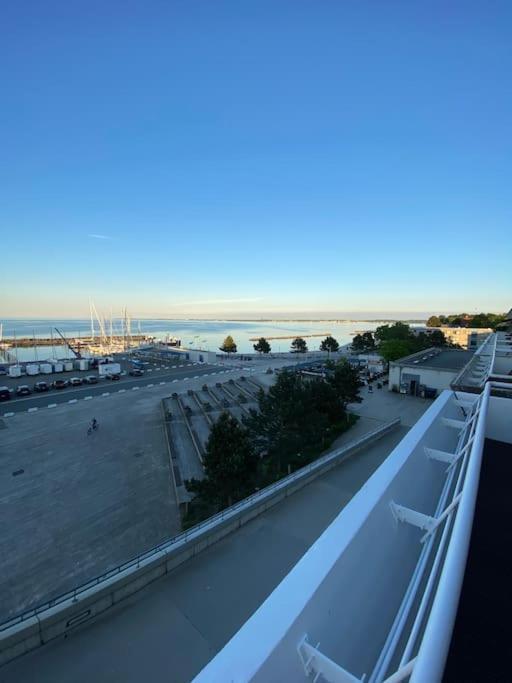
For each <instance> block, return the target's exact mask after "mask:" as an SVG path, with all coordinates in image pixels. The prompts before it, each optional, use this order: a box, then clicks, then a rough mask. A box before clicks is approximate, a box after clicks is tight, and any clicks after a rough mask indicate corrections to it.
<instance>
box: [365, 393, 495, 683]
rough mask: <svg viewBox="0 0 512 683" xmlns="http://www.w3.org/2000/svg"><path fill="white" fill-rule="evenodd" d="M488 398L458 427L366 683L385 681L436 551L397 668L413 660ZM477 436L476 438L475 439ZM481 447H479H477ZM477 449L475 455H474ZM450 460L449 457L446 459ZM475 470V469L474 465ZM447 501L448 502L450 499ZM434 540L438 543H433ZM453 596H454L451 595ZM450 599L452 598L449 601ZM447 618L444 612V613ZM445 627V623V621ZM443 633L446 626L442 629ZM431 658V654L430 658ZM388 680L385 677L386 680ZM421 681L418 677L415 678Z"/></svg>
mask: <svg viewBox="0 0 512 683" xmlns="http://www.w3.org/2000/svg"><path fill="white" fill-rule="evenodd" d="M488 397H489V388H488V387H486V390H485V392H484V393H483V394H481V395H480V396H479V397H478V399H477V400H476V401H475V403H474V404H473V407H472V409H471V412H470V413H469V414H468V416H467V418H466V420H465V423H464V427H463V428H462V429H461V432H460V436H459V442H458V444H457V448H456V450H455V452H454V454H453V458H452V459H451V464H450V465H449V467H448V470H447V472H448V476H447V478H446V481H445V485H444V487H443V490H442V493H441V496H440V498H439V502H438V505H437V508H436V512H435V515H434V517H433V518H431V519H432V522H431V526H430V528H427V531H426V533H425V535H424V536H423V537H422V539H421V541H422V542H423V543H424V545H423V549H422V552H421V555H420V559H419V561H418V563H417V565H416V568H415V570H414V573H413V576H412V578H411V581H410V583H409V586H408V588H407V591H406V594H405V596H404V599H403V601H402V604H401V606H400V610H399V612H398V614H397V617H396V618H395V621H394V623H393V626H392V628H391V631H390V633H389V636H388V639H387V640H386V643H385V645H384V648H383V650H382V652H381V656H380V657H379V660H378V661H377V665H376V667H375V669H374V670H373V673H372V675H371V676H370V677H369V679H368V683H381V682H382V681H384V676H385V674H386V672H387V670H388V667H389V664H390V662H391V660H392V658H393V657H394V656H395V653H396V648H397V645H398V643H399V642H400V640H401V639H402V637H403V635H404V629H405V626H406V623H407V621H408V620H410V618H411V610H412V606H413V604H414V603H415V601H417V600H418V597H419V596H418V591H419V587H420V585H421V583H422V582H423V581H424V578H425V570H426V567H427V566H428V564H429V561H430V560H431V557H432V553H433V551H434V550H435V557H434V561H433V564H432V567H431V570H430V573H429V576H428V579H427V583H426V586H425V589H424V592H423V595H422V597H421V600H420V604H419V607H418V609H417V612H416V616H415V617H414V622H413V625H412V627H411V629H410V632H409V636H408V638H407V641H406V644H405V646H404V648H403V651H402V655H401V658H400V664H399V670H405V667H407V665H408V664H410V662H411V659H412V654H413V652H414V651H415V650H416V649H417V641H418V636H419V634H420V632H421V630H422V629H423V628H424V626H425V616H426V614H427V610H428V605H429V604H430V602H431V599H432V594H433V591H434V590H435V588H436V585H437V581H438V579H439V570H440V568H441V564H442V558H443V556H444V553H445V548H446V545H447V543H450V544H451V543H452V536H453V534H452V533H451V529H452V521H453V519H454V517H455V516H456V513H457V508H458V507H459V506H460V504H461V502H462V498H463V490H465V487H467V486H469V487H470V488H472V485H473V484H474V480H471V481H468V475H467V473H468V465H469V463H470V461H471V460H473V461H474V460H475V459H476V460H478V469H477V472H476V486H478V472H479V471H480V460H479V457H478V453H479V454H480V456H481V446H482V444H481V443H480V441H481V439H482V438H483V437H482V434H483V433H484V431H485V428H484V427H483V426H482V424H483V422H484V421H483V420H479V419H478V418H479V416H480V412H481V410H482V407H484V415H485V411H486V410H487V402H488ZM477 435H478V437H479V438H478V439H477ZM479 449H480V450H479ZM475 452H476V455H475ZM448 461H449V460H448ZM473 470H474V468H473ZM473 476H474V471H473ZM455 478H456V483H455V486H454V485H453V484H454V481H455ZM449 501H450V502H449ZM472 520H473V514H472V511H471V518H470V526H469V535H470V532H471V523H472ZM406 521H409V522H410V523H415V522H414V521H412V520H406ZM441 527H443V533H442V535H441V539H440V540H438V539H436V535H437V531H438V530H439V529H440V528H441ZM436 541H437V543H436ZM465 541H467V544H466V547H465V552H463V553H462V554H460V553H459V560H460V565H461V566H462V575H463V570H464V567H465V564H466V556H467V547H468V546H469V536H468V537H467V538H466V539H465ZM460 579H461V580H460V583H459V585H458V587H457V588H456V590H455V589H454V596H455V600H454V603H455V611H456V607H457V603H458V596H459V592H460V588H461V585H462V576H461V577H460ZM452 597H453V596H452ZM452 602H453V601H452ZM445 617H446V615H445ZM454 617H455V613H454V614H453V618H454ZM445 626H446V623H445ZM452 626H453V621H452V622H451V626H450V629H449V631H448V633H447V634H446V642H447V643H448V644H449V642H450V634H451V628H452ZM444 632H445V633H446V629H445V630H444ZM440 651H441V650H440V648H439V649H438V652H437V658H439V653H440ZM433 658H434V657H433ZM419 664H421V666H423V658H421V659H420V658H418V660H417V661H416V662H415V664H414V666H413V667H412V672H413V676H412V678H411V681H412V680H416V676H417V675H419V674H417V673H416V672H417V671H418V668H419ZM443 666H444V659H443ZM441 674H442V668H441ZM386 680H387V679H386ZM393 680H397V681H398V680H403V679H402V678H397V679H393ZM417 680H418V681H419V680H423V679H421V678H418V679H417ZM437 680H438V678H436V677H431V678H429V679H425V683H427V682H428V683H433V681H437Z"/></svg>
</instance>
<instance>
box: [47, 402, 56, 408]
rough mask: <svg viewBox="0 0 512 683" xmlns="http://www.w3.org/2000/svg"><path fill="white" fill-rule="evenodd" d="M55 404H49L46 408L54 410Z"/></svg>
mask: <svg viewBox="0 0 512 683" xmlns="http://www.w3.org/2000/svg"><path fill="white" fill-rule="evenodd" d="M56 407H57V404H56V403H49V404H48V406H47V408H56Z"/></svg>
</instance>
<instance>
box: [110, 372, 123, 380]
mask: <svg viewBox="0 0 512 683" xmlns="http://www.w3.org/2000/svg"><path fill="white" fill-rule="evenodd" d="M107 379H111V380H112V381H113V382H114V381H115V380H118V379H121V375H118V374H116V373H112V374H111V375H107Z"/></svg>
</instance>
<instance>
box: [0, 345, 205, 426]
mask: <svg viewBox="0 0 512 683" xmlns="http://www.w3.org/2000/svg"><path fill="white" fill-rule="evenodd" d="M115 362H118V363H120V365H121V374H120V376H119V379H117V380H111V379H107V378H104V377H103V378H100V377H99V375H98V370H97V369H95V370H84V371H78V370H76V369H74V370H70V371H68V372H60V373H52V374H46V375H45V374H39V375H32V376H26V375H24V376H22V377H8V376H5V375H3V376H0V387H2V386H6V387H8V388H9V390H10V392H11V393H10V399H8V400H3V401H0V415H2V414H5V413H8V412H11V411H14V412H18V411H20V410H28V409H29V408H33V407H38V408H42V407H46V406H47V405H53V404H54V403H57V404H60V403H66V402H68V401H71V400H73V401H74V400H80V399H83V398H84V397H87V396H94V395H97V394H102V393H104V392H113V391H114V392H115V391H123V390H126V389H131V388H133V387H141V388H142V387H144V386H151V385H156V384H160V383H162V382H168V381H173V380H175V379H186V378H187V377H195V376H200V375H202V374H205V373H207V372H209V371H211V369H212V368H213V367H214V366H211V365H206V364H205V363H202V364H199V363H192V362H181V363H173V364H172V365H171V364H170V363H169V362H166V363H163V364H162V363H161V362H160V363H158V362H155V361H145V362H143V363H142V364H141V365H139V366H137V367H139V368H141V369H142V371H143V374H142V375H141V376H135V377H134V376H131V375H130V370H131V369H132V368H134V367H135V366H134V365H133V363H132V362H130V361H129V360H127V359H126V357H124V356H121V357H119V356H117V357H116V358H115ZM91 375H92V376H94V377H96V378H97V380H98V381H97V382H96V383H94V384H89V383H85V382H84V379H85V378H86V377H88V376H91ZM75 377H76V378H79V379H80V380H81V381H82V382H83V384H80V385H79V386H72V385H70V384H69V380H71V378H75ZM56 380H65V381H67V382H68V386H66V387H65V388H63V389H55V388H53V387H51V388H50V389H49V390H48V391H44V392H41V393H39V392H36V391H34V389H33V387H34V384H35V383H36V382H41V381H44V382H46V383H47V384H49V385H50V384H51V383H52V382H54V381H56ZM22 385H28V387H29V388H30V390H31V393H30V394H28V395H25V396H19V395H18V394H17V393H16V388H17V387H18V386H22Z"/></svg>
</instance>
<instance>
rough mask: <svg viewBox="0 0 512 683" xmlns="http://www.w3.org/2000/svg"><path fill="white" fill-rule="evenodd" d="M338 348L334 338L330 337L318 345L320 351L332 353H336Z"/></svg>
mask: <svg viewBox="0 0 512 683" xmlns="http://www.w3.org/2000/svg"><path fill="white" fill-rule="evenodd" d="M339 348H340V345H339V344H338V342H337V341H336V339H334V337H331V336H330V335H329V336H327V337H326V338H325V339H324V340H323V341H322V343H321V344H320V351H332V352H333V353H335V352H336V351H338V349H339Z"/></svg>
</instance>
